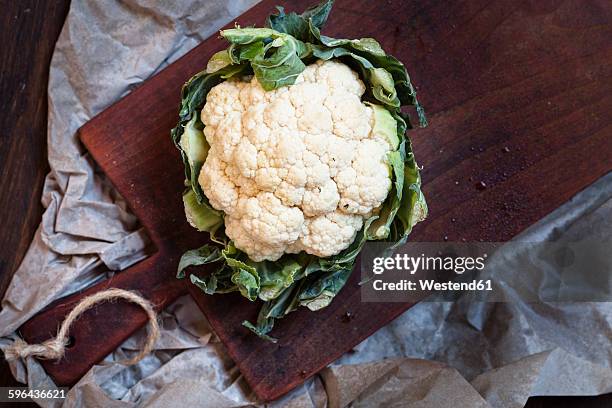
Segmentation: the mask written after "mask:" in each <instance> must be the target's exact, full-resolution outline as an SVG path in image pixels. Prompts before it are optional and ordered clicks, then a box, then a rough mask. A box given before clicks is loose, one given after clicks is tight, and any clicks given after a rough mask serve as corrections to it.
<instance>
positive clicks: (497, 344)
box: [0, 0, 612, 408]
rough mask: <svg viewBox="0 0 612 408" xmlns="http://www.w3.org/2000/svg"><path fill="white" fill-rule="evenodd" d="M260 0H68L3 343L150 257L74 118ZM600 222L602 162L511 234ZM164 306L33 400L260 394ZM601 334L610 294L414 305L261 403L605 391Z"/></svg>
mask: <svg viewBox="0 0 612 408" xmlns="http://www.w3.org/2000/svg"><path fill="white" fill-rule="evenodd" d="M255 2H256V1H255V0H238V1H231V2H225V1H221V0H212V1H194V0H185V1H180V2H172V1H164V0H158V1H148V0H126V1H122V2H115V1H111V0H109V1H96V0H80V1H73V3H72V5H71V9H70V12H69V15H68V18H67V20H66V23H65V25H64V28H63V30H62V33H61V35H60V38H59V40H58V43H57V45H56V50H55V53H54V55H53V59H52V63H51V70H50V80H49V132H48V139H49V140H48V145H49V162H50V165H51V173H50V174H49V176H48V177H47V180H46V182H45V187H44V192H43V197H42V202H43V204H44V206H45V207H46V211H45V213H44V216H43V219H42V222H41V225H40V227H39V229H38V230H37V232H36V236H35V238H34V240H33V242H32V244H31V246H30V249H29V251H28V253H27V255H26V257H25V259H24V261H23V263H22V265H21V266H20V268H19V269H18V270H17V272H16V273H15V276H14V278H13V281H12V283H11V285H10V287H9V289H8V290H7V293H6V295H5V297H4V299H3V301H2V311H1V312H0V335H1V336H4V337H2V338H1V339H0V348H2V347H5V346H6V345H8V344H10V343H12V341H13V340H14V339H15V336H16V334H14V331H15V329H16V328H17V327H19V325H21V324H22V323H23V322H24V321H26V320H27V319H28V318H29V317H31V316H32V315H33V314H35V313H36V312H37V311H39V310H40V309H42V308H43V307H44V306H45V305H47V304H48V303H50V302H51V301H52V300H54V299H57V298H58V297H60V296H64V295H66V294H69V293H72V292H74V291H76V290H80V289H82V288H84V287H86V286H89V285H91V284H92V283H95V282H97V281H99V280H100V279H104V278H105V277H107V276H108V275H109V274H112V273H113V272H112V271H116V270H121V269H124V268H126V267H127V266H129V265H131V264H133V263H134V262H137V261H138V260H141V259H143V258H144V257H146V256H147V251H146V247H147V242H148V241H147V237H146V234H145V233H144V232H143V231H142V229H140V228H139V225H138V221H137V220H136V219H135V217H134V216H133V215H131V214H129V212H128V211H127V210H126V207H125V203H124V202H123V200H122V198H121V197H119V196H118V195H117V194H116V193H115V192H114V191H113V190H112V188H111V187H110V186H109V185H108V183H107V181H106V180H105V178H104V176H103V175H101V174H98V173H97V172H96V170H95V166H94V164H93V163H92V161H91V159H90V158H89V156H88V155H87V152H85V151H82V147H81V146H80V145H79V144H78V142H77V140H76V137H75V132H76V130H77V129H78V128H79V127H80V126H81V125H82V124H83V123H85V122H86V121H87V120H89V119H90V118H91V117H93V116H94V115H95V114H97V113H98V112H100V111H101V110H103V109H104V108H105V107H107V106H109V105H110V104H111V103H113V102H114V101H116V100H118V99H119V98H121V97H122V96H124V95H126V94H127V93H129V91H130V89H132V88H133V87H134V86H136V85H138V84H139V83H140V82H142V81H144V80H146V79H147V78H148V77H150V76H151V75H153V74H155V73H156V72H158V71H159V70H160V69H162V68H163V67H165V66H166V65H167V64H168V63H171V62H172V61H174V60H175V59H177V58H178V57H179V56H180V55H182V54H184V53H185V52H186V51H188V50H189V49H191V48H192V47H194V46H195V45H197V44H198V43H199V42H201V41H202V40H204V39H205V38H207V37H208V36H210V35H213V34H214V33H215V32H216V31H217V30H218V29H219V28H220V27H221V26H222V25H224V24H225V23H227V22H229V21H231V20H232V19H234V18H235V17H236V16H238V15H239V14H241V13H242V12H243V11H245V10H246V9H247V8H249V7H250V6H252V5H253V4H254V3H255ZM199 68H202V67H194V70H197V69H199ZM177 92H179V90H178V89H177ZM423 92H426V90H424V91H423ZM154 112H155V107H151V114H154ZM432 125H433V126H435V121H434V122H433V123H432ZM416 137H418V135H417V136H416ZM611 220H612V175H608V176H606V177H604V178H602V179H601V180H600V181H598V182H597V183H596V184H595V185H593V186H591V187H590V188H588V189H587V190H585V191H584V192H582V193H581V194H579V195H578V196H577V197H575V198H574V199H573V200H572V201H571V202H569V203H567V204H566V205H564V206H563V207H561V208H559V209H558V210H557V211H555V212H554V213H553V214H551V215H550V216H548V217H546V218H545V219H544V220H542V221H540V222H539V223H538V224H537V225H534V226H533V227H532V228H530V229H529V230H528V231H526V232H525V233H524V234H522V235H521V237H519V239H523V240H526V241H528V240H532V241H533V240H545V239H552V240H563V239H567V240H575V239H579V238H580V237H584V236H587V235H588V236H589V237H590V238H593V237H600V238H601V239H604V240H608V241H611V242H612V239H611V235H612V232H611V231H612V226H611V224H610V223H611ZM509 256H512V254H509ZM108 271H110V272H108ZM160 320H161V322H162V335H161V337H160V339H159V341H158V343H157V344H156V350H155V352H154V353H152V354H151V355H149V356H148V357H146V358H145V359H144V360H143V361H141V362H140V363H138V364H137V365H135V366H132V367H128V368H126V367H124V366H121V365H118V364H114V363H113V362H114V361H116V360H118V359H121V358H123V357H124V356H126V355H131V354H133V353H134V352H135V351H134V350H136V349H137V348H138V345H139V344H141V340H142V338H143V336H144V331H141V332H139V333H137V334H136V335H134V336H133V337H132V338H130V339H129V340H127V341H126V342H125V343H124V344H123V345H122V346H121V347H119V348H118V349H117V350H116V351H115V352H113V353H112V354H111V355H109V356H108V357H107V358H106V359H105V364H100V365H97V366H95V367H93V368H92V369H91V370H90V371H89V372H88V373H87V374H86V375H85V376H84V377H83V378H82V379H81V380H80V381H79V383H78V384H76V385H75V386H74V387H73V388H72V389H71V390H70V392H69V393H68V398H67V399H66V400H65V401H63V402H62V401H39V403H40V404H41V405H43V406H48V407H52V406H53V407H59V406H62V405H63V406H66V407H144V406H147V407H167V406H185V407H188V406H199V407H204V408H207V407H238V406H248V405H255V404H257V401H256V400H255V396H254V395H253V394H252V392H251V391H250V390H249V388H248V386H247V384H246V383H245V382H244V379H243V378H242V377H241V375H240V373H239V372H238V370H237V368H236V366H235V365H234V364H233V362H232V361H231V360H230V359H229V358H228V357H227V354H226V353H225V350H224V348H223V345H222V344H220V342H219V341H218V339H217V338H216V336H215V335H214V334H213V333H212V332H211V330H210V328H209V326H208V324H207V322H206V321H205V319H204V317H203V316H202V314H201V313H200V312H199V310H198V309H197V306H196V305H195V304H194V302H193V301H192V300H191V299H190V298H189V297H183V298H181V299H179V300H178V301H177V302H175V303H174V304H173V305H172V306H171V307H169V308H168V309H167V310H165V311H164V312H163V313H162V314H161V316H160ZM611 339H612V305H611V304H610V303H580V304H547V305H536V306H534V305H528V304H524V303H521V302H516V303H506V304H469V303H467V302H464V301H463V300H459V301H458V302H456V303H453V304H451V303H422V304H419V305H417V306H415V307H414V308H412V309H411V310H409V311H408V312H406V313H405V314H403V315H402V316H400V317H399V318H398V319H396V320H395V321H394V322H393V323H391V324H390V325H388V326H387V327H385V328H383V329H381V330H380V331H379V332H377V333H376V334H375V335H373V336H372V337H370V338H369V339H367V340H366V341H364V342H363V343H361V344H360V345H359V346H357V347H356V348H355V350H354V351H353V352H351V353H347V354H346V355H345V356H343V357H342V358H341V359H339V360H338V361H337V362H335V363H334V364H333V365H332V366H330V367H328V368H326V369H325V370H323V371H322V372H321V373H320V374H319V375H317V376H315V377H314V378H312V379H310V380H308V381H307V382H306V383H305V384H304V385H303V386H301V387H298V388H297V389H296V390H294V391H292V392H291V393H289V394H288V395H286V396H285V397H283V398H281V399H280V400H278V401H275V402H273V403H271V404H269V405H270V406H273V407H296V408H298V407H343V406H346V405H347V404H352V405H353V406H356V407H373V406H381V405H383V406H402V407H446V406H452V407H464V406H466V407H467V406H469V407H488V406H492V407H504V408H510V407H521V406H523V405H524V404H525V401H526V400H527V398H528V397H529V396H530V395H597V394H602V393H608V392H612V370H611V367H612V357H611V355H610V350H611V349H612V348H611V346H612V344H611ZM11 368H12V370H13V373H14V375H15V377H16V378H17V379H18V380H19V381H21V382H24V383H27V384H28V385H29V386H30V387H33V388H42V387H44V388H51V387H54V384H53V382H52V381H51V379H50V378H49V377H48V376H47V375H46V373H45V372H44V370H43V369H42V367H41V366H40V364H39V363H38V362H37V361H36V360H35V359H31V358H28V359H27V361H24V362H18V363H13V364H11Z"/></svg>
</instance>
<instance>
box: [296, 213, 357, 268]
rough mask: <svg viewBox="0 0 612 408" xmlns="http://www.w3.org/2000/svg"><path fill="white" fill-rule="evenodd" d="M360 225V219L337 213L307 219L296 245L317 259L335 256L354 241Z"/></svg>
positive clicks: (355, 216)
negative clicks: (317, 257)
mask: <svg viewBox="0 0 612 408" xmlns="http://www.w3.org/2000/svg"><path fill="white" fill-rule="evenodd" d="M362 225H363V218H362V217H360V216H358V215H351V214H343V213H341V212H338V211H334V212H331V213H328V214H325V215H320V216H318V217H314V218H307V219H306V221H305V223H304V232H303V235H302V236H301V237H300V240H299V244H298V245H299V247H300V248H302V250H304V251H306V252H308V253H309V254H312V255H316V256H319V257H327V256H331V255H335V254H337V253H339V252H340V251H342V250H343V249H345V248H346V247H348V246H349V245H350V244H351V243H352V242H353V241H354V240H355V236H356V235H357V232H358V231H359V230H360V229H361V226H362Z"/></svg>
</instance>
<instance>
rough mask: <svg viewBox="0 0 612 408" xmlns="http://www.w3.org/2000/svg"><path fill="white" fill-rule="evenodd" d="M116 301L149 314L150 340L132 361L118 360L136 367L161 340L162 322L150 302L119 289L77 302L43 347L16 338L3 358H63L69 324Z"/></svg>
mask: <svg viewBox="0 0 612 408" xmlns="http://www.w3.org/2000/svg"><path fill="white" fill-rule="evenodd" d="M116 299H123V300H127V301H129V302H132V303H135V304H137V305H138V306H140V307H141V308H142V309H143V310H144V311H145V312H146V313H147V317H148V318H149V326H148V330H147V339H146V340H145V343H144V344H143V347H142V349H141V350H140V351H139V352H138V354H136V355H135V356H133V357H132V358H129V359H127V360H121V361H118V363H119V364H123V365H132V364H136V363H137V362H139V361H140V360H142V359H143V358H144V357H145V356H146V355H147V354H149V353H150V352H151V351H152V350H153V347H154V346H155V342H156V341H157V339H158V338H159V323H158V322H157V314H156V313H155V310H154V309H153V305H152V304H151V302H149V301H148V300H147V299H145V298H143V297H141V296H140V295H138V294H137V293H135V292H131V291H129V290H124V289H117V288H113V289H108V290H104V291H102V292H98V293H94V294H93V295H90V296H87V297H85V298H83V299H82V300H81V301H80V302H79V303H77V305H76V306H75V307H74V309H72V311H71V312H70V313H69V314H68V316H66V318H65V319H64V321H63V322H62V324H61V325H60V328H59V330H58V331H57V336H56V337H55V338H52V339H49V340H46V341H44V342H42V343H41V344H28V343H26V342H25V341H23V340H22V339H17V340H16V341H15V342H14V343H13V344H12V345H11V346H9V347H8V348H6V349H5V350H4V357H5V358H6V360H7V361H12V360H17V359H19V358H26V357H29V356H32V357H38V358H41V359H50V360H57V359H60V358H62V357H63V356H64V353H65V352H66V346H67V345H68V343H69V337H68V331H69V329H70V325H72V323H73V322H74V321H75V320H76V319H77V318H78V317H79V316H80V315H81V314H82V313H84V312H85V311H86V310H88V309H90V308H91V307H93V306H94V305H95V304H97V303H100V302H103V301H112V300H116Z"/></svg>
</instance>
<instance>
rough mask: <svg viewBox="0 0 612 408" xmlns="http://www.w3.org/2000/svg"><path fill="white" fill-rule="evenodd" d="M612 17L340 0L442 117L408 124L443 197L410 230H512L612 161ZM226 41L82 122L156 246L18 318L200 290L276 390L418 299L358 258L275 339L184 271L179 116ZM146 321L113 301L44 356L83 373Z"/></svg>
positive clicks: (260, 385)
mask: <svg viewBox="0 0 612 408" xmlns="http://www.w3.org/2000/svg"><path fill="white" fill-rule="evenodd" d="M279 3H280V4H283V3H287V4H286V6H287V5H288V7H287V8H288V9H289V10H298V11H300V10H303V9H304V8H306V7H307V6H308V5H310V4H313V3H314V2H313V1H307V0H301V1H292V2H290V3H289V2H283V1H278V0H264V1H263V2H262V3H260V4H259V5H257V6H256V7H254V8H252V9H251V10H249V11H248V12H246V13H245V14H244V15H242V16H241V17H239V18H238V19H237V21H238V22H239V24H241V25H242V26H248V25H252V24H256V25H261V24H263V23H264V20H265V17H266V16H267V15H268V14H269V13H270V12H271V11H273V7H274V5H276V4H279ZM610 21H612V4H610V3H605V2H601V3H600V4H597V3H595V2H592V3H586V2H582V1H579V0H575V1H564V2H551V1H546V2H516V1H514V0H502V1H497V2H489V1H485V0H469V1H464V2H444V1H432V0H426V1H421V2H403V1H385V2H382V1H377V2H374V1H366V0H359V1H355V0H353V1H348V0H345V1H341V0H338V1H337V4H336V5H335V7H334V10H333V12H332V15H331V17H330V19H329V22H328V24H327V26H326V29H325V30H324V32H325V33H326V34H328V35H331V36H338V37H353V38H357V37H367V36H372V37H376V38H377V39H378V40H379V41H380V42H381V43H382V45H383V47H384V48H385V49H386V50H387V51H388V52H390V53H392V54H394V55H395V56H397V57H398V58H399V59H400V60H402V61H403V62H404V63H405V64H406V66H407V67H408V70H409V72H410V74H411V76H412V78H413V82H414V83H415V84H416V86H417V88H418V92H419V97H420V99H421V101H422V103H423V104H424V106H425V108H426V110H427V112H428V114H429V120H430V127H429V128H427V129H424V130H417V131H414V132H411V134H410V136H411V137H412V139H413V141H414V149H415V152H416V157H417V159H418V161H419V163H420V164H421V165H423V166H424V169H423V173H422V175H423V181H424V191H425V195H426V197H427V200H428V203H429V206H430V215H429V218H428V219H427V221H426V222H424V223H422V224H420V225H419V226H418V227H417V228H416V229H415V231H414V232H413V234H412V239H413V240H419V241H441V240H443V239H448V240H450V241H454V240H457V241H458V240H468V241H470V240H485V241H505V240H508V239H510V238H512V237H513V236H514V235H516V234H517V233H519V232H521V231H522V230H523V229H525V228H526V227H528V226H529V225H531V224H532V223H534V222H535V221H537V220H538V219H540V218H542V217H543V216H545V215H546V214H548V213H549V212H550V211H552V210H554V209H555V208H556V207H558V206H559V205H561V204H562V203H563V202H565V201H566V200H568V199H569V198H570V197H572V196H573V195H574V194H576V193H577V192H578V191H580V190H581V189H583V188H585V187H586V186H588V185H589V184H591V183H592V182H593V181H595V180H596V179H597V178H599V177H600V176H602V175H603V174H605V173H607V172H608V171H610V170H612V120H611V118H610V112H611V111H612V78H611V77H610V76H611V74H612V69H611V61H612V46H611V41H610V38H612V31H611V29H610V25H609V23H610ZM231 25H233V23H231V24H229V25H228V27H229V26H231ZM222 48H225V44H224V43H223V42H222V41H221V40H220V39H219V38H216V36H215V37H213V38H210V39H208V40H206V41H205V42H204V43H202V44H201V45H199V46H198V47H196V48H195V49H194V50H192V51H191V52H190V53H188V54H187V55H185V56H184V57H183V58H181V59H179V60H178V61H176V62H175V63H173V64H172V65H170V66H169V67H168V68H166V69H165V70H163V71H162V72H160V73H159V74H158V75H156V76H154V77H153V78H151V79H149V80H147V81H146V82H145V83H144V84H143V85H142V86H140V87H139V88H137V89H136V90H134V91H133V92H132V93H130V94H129V95H128V96H127V97H126V98H124V99H123V100H121V101H119V102H118V103H116V104H115V105H113V106H111V107H110V108H108V109H107V110H106V111H104V112H103V113H101V114H100V115H98V116H97V117H95V118H94V119H92V120H91V121H90V122H89V123H87V124H86V125H85V126H84V127H83V128H82V129H81V130H80V138H81V140H82V142H83V143H84V145H85V146H86V147H87V149H88V150H89V152H90V154H91V156H92V157H93V158H94V159H95V161H96V162H97V163H98V165H99V166H100V168H101V169H102V170H103V171H104V172H105V173H106V175H107V176H108V177H109V179H110V180H111V181H112V182H113V184H114V185H115V187H116V188H117V190H118V191H119V192H120V193H121V194H122V195H123V196H124V197H125V198H126V200H127V201H128V203H129V205H130V208H131V209H132V211H133V212H134V213H135V214H136V215H137V216H138V217H139V219H140V220H141V222H142V224H143V226H144V227H145V228H146V229H147V231H148V233H149V235H150V236H151V238H152V241H153V242H154V244H155V246H156V248H157V252H156V253H155V255H153V256H151V257H150V258H148V259H146V260H145V261H142V262H140V263H138V264H136V265H135V266H132V267H131V268H129V269H127V270H125V271H122V272H120V273H118V274H116V275H115V276H114V277H113V278H112V279H109V280H108V281H105V282H103V283H100V284H98V285H96V286H94V287H92V288H90V289H88V290H86V291H84V292H83V293H80V294H77V295H74V296H70V297H68V298H65V299H61V300H59V301H57V302H55V303H54V304H52V305H50V306H49V307H48V308H47V309H46V310H45V311H43V312H41V313H40V314H38V315H37V316H35V317H34V318H32V319H31V320H30V321H29V322H27V323H26V324H25V325H24V326H23V327H22V328H21V333H22V335H23V336H24V337H25V339H26V340H27V341H28V342H30V343H35V342H40V341H43V340H45V339H47V338H49V337H51V336H52V335H54V334H55V331H56V329H57V326H58V324H59V322H60V321H61V320H62V319H63V318H64V316H65V314H66V313H68V311H69V310H71V308H72V307H73V306H74V304H75V303H76V302H78V301H79V300H80V299H81V298H82V297H83V296H85V295H88V294H91V293H93V292H96V291H99V290H102V289H104V288H107V287H121V288H126V289H133V290H138V291H139V292H141V293H142V294H143V295H144V296H146V297H147V298H149V299H151V300H152V301H153V302H154V303H155V304H156V305H158V307H159V308H160V309H161V308H163V307H164V306H166V305H167V304H168V303H170V302H172V301H173V300H174V299H176V298H177V297H178V296H180V295H181V294H184V293H186V292H187V291H189V292H190V293H191V295H192V296H193V297H194V299H195V300H196V301H197V303H198V304H199V306H200V308H201V309H202V311H203V312H204V313H205V315H206V317H207V318H208V320H209V322H210V324H211V326H212V327H213V329H214V330H215V332H216V333H217V335H218V336H219V337H220V338H221V340H222V341H223V343H224V344H225V345H226V347H227V350H228V352H229V354H230V355H231V357H232V358H233V359H234V360H235V361H236V363H237V364H238V366H239V368H240V370H241V372H242V373H243V374H244V376H245V378H246V380H247V381H248V382H249V384H250V385H251V387H252V388H253V389H254V391H255V392H256V393H257V395H258V396H259V397H260V398H261V399H262V400H271V399H274V398H277V397H279V396H280V395H282V394H284V393H285V392H287V391H289V390H290V389H291V388H293V387H295V386H296V385H298V384H300V383H301V382H303V381H304V380H305V379H306V378H308V377H310V376H312V375H313V374H315V373H316V372H317V371H319V370H320V369H321V368H323V367H324V366H326V365H327V364H329V363H330V362H331V361H333V360H334V359H336V358H338V357H339V356H340V355H342V354H343V353H344V352H346V351H348V350H350V349H351V348H352V347H354V346H355V345H356V344H358V343H359V342H360V341H362V340H363V339H365V338H366V337H367V336H369V335H370V334H372V333H373V332H375V331H376V330H377V329H379V328H380V327H382V326H384V325H385V324H387V323H388V322H389V321H391V320H392V319H393V318H395V317H396V316H398V315H399V314H401V313H402V312H404V311H405V310H406V309H408V308H409V307H410V306H411V305H410V304H399V303H390V304H384V303H380V304H373V303H368V304H364V303H361V302H360V294H359V289H358V286H357V284H356V283H357V276H356V275H357V274H354V276H353V278H352V279H351V280H350V282H349V283H348V284H347V286H346V287H345V288H344V289H343V290H342V291H341V293H340V294H339V295H338V297H337V298H336V299H335V300H334V301H333V303H332V304H331V306H329V307H328V308H326V309H324V310H321V311H319V312H316V313H313V312H308V311H305V310H300V311H298V312H296V313H294V314H292V315H291V316H290V317H288V318H286V319H284V320H281V321H280V322H279V323H278V324H277V326H276V328H275V329H274V332H273V335H274V336H276V337H278V338H280V341H279V342H278V343H277V344H270V343H268V342H265V341H262V340H260V339H259V338H257V337H255V336H253V335H251V334H250V332H248V331H247V330H246V329H245V328H243V327H242V326H241V325H240V323H241V322H242V321H243V320H245V319H249V320H254V319H255V317H256V314H257V309H258V307H259V305H257V304H253V303H249V302H248V301H246V300H245V299H243V298H242V297H240V296H238V295H223V296H205V295H203V294H202V293H201V292H200V291H199V290H197V289H195V288H194V287H192V286H190V285H188V284H186V283H185V281H178V280H176V279H175V278H174V275H175V271H176V265H177V262H178V259H179V257H180V255H181V254H182V252H183V251H184V250H186V249H188V248H193V247H196V246H199V244H200V243H201V242H202V240H203V238H204V237H203V236H202V235H201V234H198V233H196V232H195V231H194V230H193V229H192V228H191V227H189V226H188V225H187V223H186V221H185V219H184V215H183V209H182V203H181V190H182V181H183V166H182V163H181V161H180V158H179V155H178V152H177V151H176V150H175V148H174V147H173V145H172V143H171V141H170V137H169V131H170V129H171V128H172V127H173V126H174V124H175V123H176V120H177V110H178V109H177V108H178V105H179V91H180V87H181V85H182V84H183V82H185V81H186V80H187V79H188V78H189V77H190V76H191V75H193V74H194V73H196V72H197V71H199V70H201V69H202V68H203V67H205V65H206V62H207V60H208V58H209V57H210V56H211V55H212V54H213V53H214V52H215V51H217V50H219V49H222ZM145 322H146V317H145V315H144V314H143V313H142V312H141V311H140V310H139V309H138V308H137V307H136V306H132V305H129V304H124V303H121V302H119V303H114V304H103V305H100V306H98V307H96V308H95V309H94V310H92V311H90V312H88V313H86V314H85V315H83V316H82V317H81V318H80V319H79V320H78V321H77V322H76V323H75V325H74V326H73V329H72V330H71V335H72V337H73V345H72V346H71V348H70V349H69V350H68V352H67V353H66V356H65V357H64V358H63V359H62V360H60V361H58V362H51V361H42V364H43V366H44V367H45V369H46V370H47V372H48V373H49V374H50V375H51V376H52V377H53V378H54V380H55V381H56V382H57V383H58V384H59V385H70V384H73V383H75V382H76V381H77V380H78V379H79V378H80V377H81V376H82V375H83V374H84V373H85V372H86V371H87V370H88V369H89V368H90V367H91V365H92V364H94V363H96V362H97V361H100V360H101V359H102V358H104V357H105V356H106V355H107V354H108V353H110V352H111V351H112V350H114V349H115V348H116V347H117V346H118V345H120V344H121V342H122V341H123V340H125V339H126V338H127V337H128V336H130V335H131V334H132V333H133V332H134V331H136V330H137V329H138V328H139V327H141V326H142V325H143V324H144V323H145ZM410 335H411V334H410V333H405V336H408V337H409V336H410Z"/></svg>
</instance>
